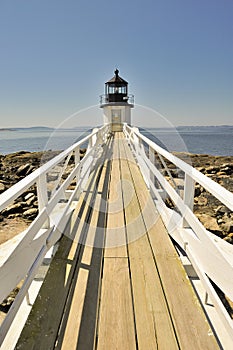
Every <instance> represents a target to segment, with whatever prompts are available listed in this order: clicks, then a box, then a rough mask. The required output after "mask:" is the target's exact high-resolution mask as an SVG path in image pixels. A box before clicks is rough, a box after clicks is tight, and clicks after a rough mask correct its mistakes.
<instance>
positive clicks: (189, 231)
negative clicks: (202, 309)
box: [123, 124, 233, 339]
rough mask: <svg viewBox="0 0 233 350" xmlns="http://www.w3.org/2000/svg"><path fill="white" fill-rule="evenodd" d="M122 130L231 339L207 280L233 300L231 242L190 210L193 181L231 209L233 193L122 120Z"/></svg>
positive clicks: (232, 326) (232, 323)
mask: <svg viewBox="0 0 233 350" xmlns="http://www.w3.org/2000/svg"><path fill="white" fill-rule="evenodd" d="M123 131H124V133H125V135H126V138H127V139H128V141H129V143H130V145H131V148H132V151H133V152H134V154H135V157H136V159H137V161H138V164H139V166H140V168H141V171H142V174H143V176H144V179H145V181H146V183H147V185H148V187H149V188H150V190H151V192H152V194H153V196H154V197H155V203H156V206H157V208H158V210H159V212H160V214H161V216H162V219H163V221H164V223H165V225H166V227H167V229H168V232H169V234H170V235H171V236H172V237H173V239H174V240H175V241H176V242H177V243H178V245H179V246H180V247H181V248H182V249H183V250H184V251H185V252H186V254H187V256H188V258H189V260H190V261H191V264H192V265H193V267H194V269H195V271H196V273H197V275H198V277H199V278H200V280H201V281H202V283H203V285H204V288H205V290H206V292H207V293H208V295H209V296H210V297H211V301H212V303H213V304H214V306H215V307H216V310H217V311H218V314H219V316H220V318H221V320H222V322H223V323H224V325H225V327H226V329H227V331H228V333H229V334H230V335H231V337H232V339H233V320H232V319H231V318H230V316H229V315H228V313H227V312H226V310H225V307H224V306H223V304H222V302H221V301H220V300H219V297H218V295H217V294H216V291H215V289H214V288H213V286H212V284H211V282H210V279H211V280H212V281H213V282H214V283H215V284H216V285H217V286H218V287H219V288H220V289H221V291H222V292H223V293H224V294H225V295H226V296H228V297H229V298H230V299H231V300H233V245H231V244H229V243H227V242H225V241H223V240H220V239H217V238H216V239H215V237H214V236H213V235H212V234H211V233H210V232H209V231H207V230H206V229H205V228H204V226H203V225H202V224H201V222H200V221H199V220H198V219H197V217H196V216H195V215H194V213H193V203H194V191H195V184H196V183H198V184H200V185H201V186H203V187H204V188H205V189H206V190H207V191H209V192H210V193H211V194H212V195H213V196H214V197H216V198H217V199H218V200H219V201H220V202H221V203H222V204H223V205H225V206H226V207H228V208H229V209H230V210H233V194H232V193H231V192H229V191H227V190H226V189H225V188H223V187H222V186H220V185H219V184H218V183H216V182H214V181H213V180H211V179H210V178H208V177H207V176H205V175H203V174H202V173H200V172H199V171H197V170H196V169H194V168H193V167H192V166H191V165H189V164H187V163H185V162H184V161H182V160H181V159H179V158H177V157H176V156H174V155H173V154H171V153H169V152H167V151H166V150H164V149H163V148H161V147H160V146H158V145H157V144H155V143H154V142H152V141H151V140H149V139H148V138H147V137H145V136H143V135H142V134H141V133H140V132H139V130H138V129H137V128H134V127H130V126H129V125H127V124H124V128H123ZM156 159H157V161H156ZM158 159H159V164H160V165H159V166H158ZM166 161H169V162H171V163H173V164H174V165H175V167H176V168H177V170H178V171H180V172H181V171H182V173H183V176H182V177H183V191H180V189H177V188H176V187H175V186H174V185H175V179H172V178H171V177H172V172H171V171H169V168H168V167H167V165H166ZM162 169H163V172H164V171H166V173H167V175H168V176H167V177H169V180H167V179H166V178H165V177H164V174H163V173H162V171H161V170H162ZM166 198H170V199H171V200H172V201H173V203H174V206H175V207H176V210H172V209H169V208H168V206H167V205H166V204H165V199H166Z"/></svg>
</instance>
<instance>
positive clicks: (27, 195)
mask: <svg viewBox="0 0 233 350" xmlns="http://www.w3.org/2000/svg"><path fill="white" fill-rule="evenodd" d="M33 196H35V195H34V193H33V192H29V193H28V194H26V196H25V197H24V199H25V201H27V200H28V199H29V198H31V197H33Z"/></svg>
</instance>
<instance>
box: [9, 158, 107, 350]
mask: <svg viewBox="0 0 233 350" xmlns="http://www.w3.org/2000/svg"><path fill="white" fill-rule="evenodd" d="M103 157H104V155H103ZM101 171H102V170H101V169H100V168H97V169H96V171H95V172H93V174H92V178H90V182H89V187H88V188H87V192H86V194H85V195H84V201H83V203H82V205H81V209H80V210H79V218H81V220H76V221H75V220H74V222H73V223H72V232H70V225H71V222H70V223H69V225H67V227H66V230H67V231H66V233H65V235H64V236H62V238H61V240H60V244H59V247H58V250H57V252H56V254H55V257H54V258H53V260H52V262H51V265H50V268H49V270H48V273H47V275H46V277H45V281H44V283H43V285H42V287H41V290H40V292H39V295H38V297H37V299H36V302H35V303H34V305H33V307H32V311H31V313H30V315H29V318H28V320H27V322H26V326H25V327H24V329H23V331H22V333H21V336H20V338H19V341H18V343H17V346H16V349H22V348H23V349H25V350H27V349H28V350H29V349H30V350H31V349H46V350H49V349H53V348H54V346H55V343H56V340H57V334H58V331H59V327H60V323H61V319H62V317H63V312H64V308H65V305H66V303H67V296H68V295H70V294H69V293H70V286H71V285H72V286H73V285H75V281H76V280H77V279H78V277H79V274H78V272H79V270H77V269H76V264H77V261H78V258H79V256H80V253H81V249H83V246H81V245H77V242H74V241H73V238H74V237H75V235H76V233H77V227H79V228H80V226H79V225H81V226H82V230H81V232H80V234H81V236H83V237H85V234H86V233H85V232H86V228H87V227H88V226H87V223H88V220H89V216H90V213H91V210H92V205H91V203H92V198H94V197H95V194H96V191H97V189H96V181H97V183H98V181H99V180H98V177H99V176H100V175H99V174H100V173H101ZM91 180H92V181H91ZM85 207H88V208H89V209H88V210H86V209H85ZM84 209H85V210H84ZM76 214H77V213H76ZM82 215H83V216H84V217H85V218H83V216H82ZM76 218H77V217H76ZM89 275H90V274H89ZM88 277H89V276H88ZM80 278H81V276H80ZM81 279H83V278H81ZM72 292H73V290H72ZM66 306H67V305H66ZM41 334H43V337H42V336H41Z"/></svg>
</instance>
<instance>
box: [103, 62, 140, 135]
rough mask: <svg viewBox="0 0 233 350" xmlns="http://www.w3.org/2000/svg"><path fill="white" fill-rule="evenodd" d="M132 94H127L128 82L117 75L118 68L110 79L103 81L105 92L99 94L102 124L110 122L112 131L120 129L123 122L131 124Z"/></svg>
mask: <svg viewBox="0 0 233 350" xmlns="http://www.w3.org/2000/svg"><path fill="white" fill-rule="evenodd" d="M133 106H134V96H133V95H128V82H127V81H125V80H124V79H122V78H121V77H120V76H119V71H118V69H116V70H115V75H114V77H113V78H112V79H110V80H109V81H107V82H106V83H105V94H104V95H101V96H100V107H101V108H103V112H104V116H103V117H104V124H111V126H112V131H114V132H115V131H122V128H123V123H127V124H129V125H130V124H131V108H133Z"/></svg>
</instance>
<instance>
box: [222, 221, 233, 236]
mask: <svg viewBox="0 0 233 350" xmlns="http://www.w3.org/2000/svg"><path fill="white" fill-rule="evenodd" d="M221 228H222V229H223V230H224V231H225V232H227V233H232V232H233V221H229V222H226V223H225V224H222V226H221Z"/></svg>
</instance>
